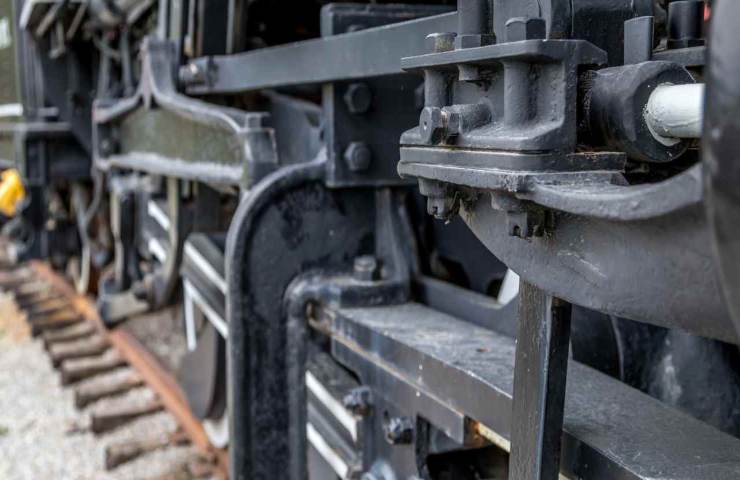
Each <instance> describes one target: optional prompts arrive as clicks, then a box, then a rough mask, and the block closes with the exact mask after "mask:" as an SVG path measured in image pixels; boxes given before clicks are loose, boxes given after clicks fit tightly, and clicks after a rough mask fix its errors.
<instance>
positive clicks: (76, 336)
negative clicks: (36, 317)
mask: <svg viewBox="0 0 740 480" xmlns="http://www.w3.org/2000/svg"><path fill="white" fill-rule="evenodd" d="M96 332H97V329H96V328H95V326H94V325H93V324H92V323H90V322H80V323H76V324H74V325H70V326H69V327H64V328H60V329H58V330H47V331H45V332H42V333H41V339H42V340H43V342H44V348H45V349H46V350H49V347H51V346H52V345H55V344H64V343H68V342H73V341H76V340H81V339H83V338H87V337H90V336H91V335H93V334H95V333H96Z"/></svg>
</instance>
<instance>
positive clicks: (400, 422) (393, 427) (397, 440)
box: [385, 417, 414, 445]
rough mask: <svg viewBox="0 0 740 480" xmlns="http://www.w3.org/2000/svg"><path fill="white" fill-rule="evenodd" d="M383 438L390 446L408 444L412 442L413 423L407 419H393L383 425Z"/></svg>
mask: <svg viewBox="0 0 740 480" xmlns="http://www.w3.org/2000/svg"><path fill="white" fill-rule="evenodd" d="M385 438H386V440H387V441H388V443H390V444H391V445H402V444H409V443H411V442H412V441H413V440H414V423H413V421H412V420H411V419H410V418H409V417H393V418H391V419H390V420H389V421H388V423H387V424H386V425H385Z"/></svg>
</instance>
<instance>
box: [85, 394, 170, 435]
mask: <svg viewBox="0 0 740 480" xmlns="http://www.w3.org/2000/svg"><path fill="white" fill-rule="evenodd" d="M163 409H164V406H163V405H162V402H161V401H159V399H156V398H155V399H153V400H150V401H148V402H146V403H143V404H141V405H133V406H132V405H125V406H121V407H118V408H112V409H110V410H105V411H100V412H95V413H93V414H92V415H91V416H90V430H91V431H92V432H93V433H95V434H100V433H105V432H109V431H111V430H113V429H116V428H118V427H120V426H121V425H124V424H126V423H128V422H130V421H132V420H135V419H137V418H139V417H143V416H145V415H151V414H153V413H157V412H159V411H161V410H163Z"/></svg>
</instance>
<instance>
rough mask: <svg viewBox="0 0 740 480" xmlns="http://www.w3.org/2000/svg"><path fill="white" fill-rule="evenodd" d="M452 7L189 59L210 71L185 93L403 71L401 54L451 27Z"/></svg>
mask: <svg viewBox="0 0 740 480" xmlns="http://www.w3.org/2000/svg"><path fill="white" fill-rule="evenodd" d="M456 29H457V12H454V13H446V14H443V15H435V16H432V17H426V18H421V19H417V20H411V21H408V22H400V23H395V24H392V25H387V26H383V27H378V28H370V29H367V30H361V31H359V32H353V33H346V34H341V35H334V36H330V37H325V38H318V39H315V40H307V41H304V42H298V43H292V44H288V45H283V46H278V47H271V48H263V49H260V50H254V51H250V52H245V53H240V54H236V55H223V56H214V57H203V58H199V59H195V60H193V62H192V63H191V64H192V65H194V68H195V69H206V70H209V71H210V72H211V74H210V75H208V76H207V77H208V78H209V79H210V81H208V82H207V83H205V84H202V85H192V86H190V87H189V88H188V89H187V92H188V93H190V94H209V93H237V92H245V91H249V90H259V89H264V88H276V87H286V86H291V85H301V84H313V83H327V82H334V81H341V80H352V79H359V78H368V77H378V76H383V75H393V74H398V73H403V71H402V70H401V58H403V57H411V56H415V55H421V54H423V53H426V52H427V48H426V36H427V35H429V34H430V33H435V32H454V31H455V30H456Z"/></svg>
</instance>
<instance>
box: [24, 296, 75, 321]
mask: <svg viewBox="0 0 740 480" xmlns="http://www.w3.org/2000/svg"><path fill="white" fill-rule="evenodd" d="M66 308H69V301H68V300H67V299H66V298H54V299H51V300H47V301H46V302H42V303H38V304H35V305H33V307H32V308H29V309H27V310H26V314H27V315H28V318H29V319H30V320H33V319H34V318H37V317H43V316H47V315H51V314H53V313H55V312H58V311H60V310H64V309H66Z"/></svg>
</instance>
